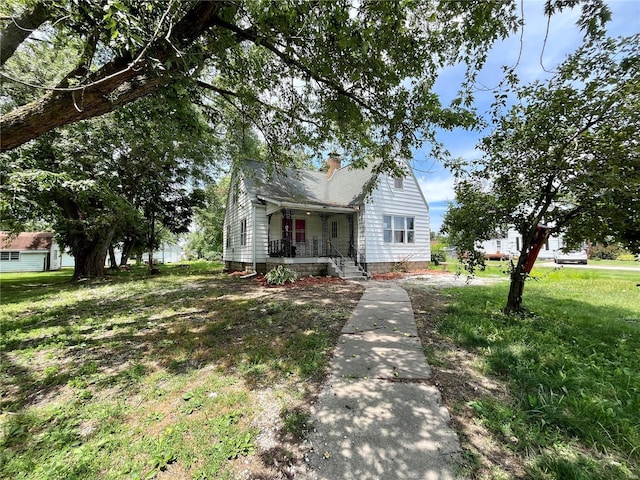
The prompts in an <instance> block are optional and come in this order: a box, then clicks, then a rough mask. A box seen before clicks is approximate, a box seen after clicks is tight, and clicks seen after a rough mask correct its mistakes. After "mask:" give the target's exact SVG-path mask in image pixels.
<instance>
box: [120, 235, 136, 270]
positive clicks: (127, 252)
mask: <svg viewBox="0 0 640 480" xmlns="http://www.w3.org/2000/svg"><path fill="white" fill-rule="evenodd" d="M133 243H134V241H133V239H132V238H125V239H124V242H122V255H121V256H120V266H121V267H125V266H126V265H127V263H129V258H130V257H131V252H132V251H133Z"/></svg>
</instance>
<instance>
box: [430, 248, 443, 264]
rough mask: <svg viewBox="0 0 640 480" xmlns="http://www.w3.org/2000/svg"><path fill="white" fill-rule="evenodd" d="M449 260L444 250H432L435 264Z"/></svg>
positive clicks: (432, 258)
mask: <svg viewBox="0 0 640 480" xmlns="http://www.w3.org/2000/svg"><path fill="white" fill-rule="evenodd" d="M446 261H447V256H446V255H445V253H444V250H440V251H436V252H431V263H433V264H434V265H440V264H441V263H444V262H446Z"/></svg>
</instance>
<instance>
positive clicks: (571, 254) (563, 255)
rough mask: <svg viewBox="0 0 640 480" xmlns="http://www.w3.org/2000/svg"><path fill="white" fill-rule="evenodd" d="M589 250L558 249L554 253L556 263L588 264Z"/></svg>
mask: <svg viewBox="0 0 640 480" xmlns="http://www.w3.org/2000/svg"><path fill="white" fill-rule="evenodd" d="M587 258H588V257H587V252H586V251H584V250H582V249H580V250H564V249H562V248H561V249H560V250H556V251H555V253H554V254H553V261H554V262H555V263H558V264H560V263H581V264H583V265H586V264H587Z"/></svg>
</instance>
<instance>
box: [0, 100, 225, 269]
mask: <svg viewBox="0 0 640 480" xmlns="http://www.w3.org/2000/svg"><path fill="white" fill-rule="evenodd" d="M208 130H209V127H208V126H207V124H206V123H205V122H204V121H203V119H202V118H201V115H200V114H199V112H198V110H197V109H195V108H194V106H193V104H191V102H189V101H188V99H186V98H184V97H180V96H179V95H178V96H176V92H175V91H171V90H170V89H169V90H167V91H162V92H156V94H154V95H153V96H150V97H147V98H145V99H142V100H141V101H139V102H136V103H134V104H131V105H127V106H125V107H123V108H121V109H119V110H118V111H116V112H113V113H111V114H109V115H106V116H103V117H99V118H95V119H92V120H89V121H85V122H79V123H76V124H73V125H69V126H67V127H64V128H60V129H58V130H56V131H55V132H49V133H47V134H44V135H42V136H41V137H39V138H38V139H37V140H35V141H34V142H31V143H30V144H29V145H26V146H25V147H24V148H21V149H17V150H14V151H12V152H9V153H7V154H5V155H3V156H2V158H1V162H0V168H1V169H2V171H3V172H4V176H3V184H2V186H1V187H0V214H1V215H0V216H1V218H2V224H3V225H4V224H5V223H7V226H12V225H11V224H13V225H15V226H19V225H20V222H24V221H29V220H32V219H37V218H44V219H47V220H49V222H50V224H51V225H52V226H53V227H54V229H55V231H56V232H57V233H58V234H59V236H60V240H61V243H62V244H63V245H65V246H67V247H69V248H70V250H71V253H72V255H73V256H74V260H75V271H74V278H76V279H79V278H94V277H101V276H103V275H104V264H105V257H106V254H107V251H108V248H109V246H110V245H111V244H112V243H116V242H123V247H125V246H126V245H127V242H129V243H131V242H134V241H135V240H138V242H140V243H142V244H144V246H145V247H146V249H147V251H148V250H149V249H151V248H153V246H155V245H156V244H157V237H158V229H159V228H165V229H167V230H168V231H170V232H173V233H183V232H185V231H186V230H187V227H188V225H189V223H190V221H191V214H192V212H193V208H194V207H195V206H197V205H199V204H200V203H201V200H202V195H201V193H200V192H199V190H198V188H197V186H198V183H197V182H198V179H201V178H202V177H203V175H205V174H206V169H207V167H208V165H209V162H210V161H212V160H213V159H212V158H211V152H212V145H211V142H210V141H209V140H208ZM123 250H127V249H126V248H123Z"/></svg>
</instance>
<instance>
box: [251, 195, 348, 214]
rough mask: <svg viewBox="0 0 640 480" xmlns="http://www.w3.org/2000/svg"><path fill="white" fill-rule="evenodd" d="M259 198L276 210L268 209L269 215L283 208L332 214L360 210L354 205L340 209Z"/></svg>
mask: <svg viewBox="0 0 640 480" xmlns="http://www.w3.org/2000/svg"><path fill="white" fill-rule="evenodd" d="M257 198H258V199H259V200H263V201H265V202H267V204H269V203H270V204H272V205H273V207H275V208H273V207H272V208H268V207H267V213H273V211H276V210H279V209H281V208H286V209H290V210H304V211H307V212H320V213H322V212H331V213H353V212H355V211H357V210H359V206H358V205H353V206H348V207H340V206H335V205H327V204H322V203H312V202H305V203H298V202H292V201H287V200H280V199H276V198H269V197H264V196H262V195H258V196H257Z"/></svg>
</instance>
